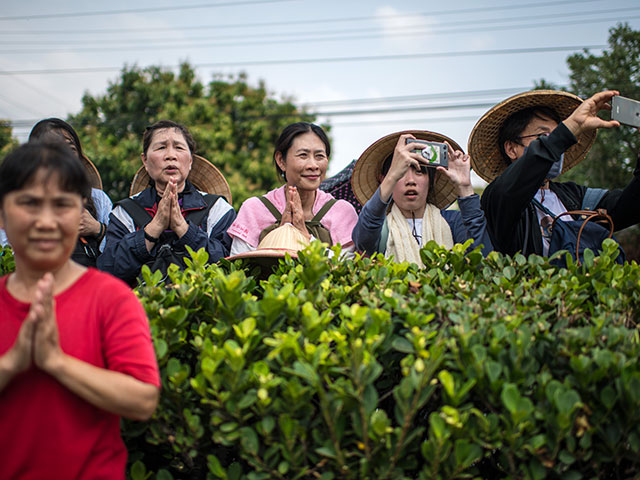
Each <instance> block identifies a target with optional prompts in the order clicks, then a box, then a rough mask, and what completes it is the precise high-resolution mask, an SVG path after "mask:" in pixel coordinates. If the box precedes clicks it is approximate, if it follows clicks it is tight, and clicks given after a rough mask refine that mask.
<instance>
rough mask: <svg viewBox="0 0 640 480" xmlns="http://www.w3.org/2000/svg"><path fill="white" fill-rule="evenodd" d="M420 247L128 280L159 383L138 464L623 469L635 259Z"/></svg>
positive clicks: (264, 473) (135, 450)
mask: <svg viewBox="0 0 640 480" xmlns="http://www.w3.org/2000/svg"><path fill="white" fill-rule="evenodd" d="M465 249H466V246H462V245H457V246H455V247H454V248H453V250H451V251H447V250H446V249H443V248H440V247H438V246H437V245H435V244H434V243H431V244H429V245H427V247H426V248H425V249H423V251H422V255H423V260H424V262H425V265H429V267H428V268H425V269H422V270H420V269H418V268H417V267H416V266H415V265H409V264H406V263H402V264H396V263H393V262H389V261H388V260H386V259H385V258H384V257H382V256H380V255H379V256H376V257H373V258H360V257H357V258H356V259H355V260H344V261H343V260H339V259H338V256H337V255H336V256H334V257H332V258H331V259H328V258H327V257H326V254H325V253H326V252H324V251H323V249H322V247H321V246H320V245H319V244H313V245H311V247H309V248H308V249H307V250H305V251H303V252H302V253H301V254H300V259H299V260H297V261H294V260H292V259H287V260H285V261H283V262H281V264H280V266H279V267H278V269H277V271H276V272H275V273H274V274H273V275H272V276H271V277H270V278H269V279H268V280H266V281H261V282H259V283H258V282H257V281H256V280H254V278H253V277H250V276H247V274H246V273H245V271H243V270H242V269H241V267H240V266H239V265H230V264H226V265H222V266H217V265H213V266H205V262H206V253H204V252H203V251H201V252H198V253H197V254H194V255H193V261H192V263H193V264H192V265H191V267H190V268H188V269H187V270H186V271H184V272H180V271H177V270H174V271H172V272H171V273H170V280H171V285H170V286H168V287H165V286H162V285H156V283H157V282H158V281H159V278H158V277H153V276H152V275H149V274H148V272H146V273H145V283H146V286H140V287H139V288H138V289H137V292H138V295H139V297H140V299H141V300H142V302H143V304H144V305H145V308H146V310H147V312H148V314H149V318H150V321H151V328H152V333H153V337H154V342H155V347H156V352H157V356H158V361H159V364H160V366H161V370H162V380H163V392H162V398H161V402H160V406H159V408H158V410H157V412H156V414H155V415H154V418H153V419H152V421H150V422H148V423H146V424H139V423H127V424H126V425H125V430H124V432H125V438H126V441H127V443H128V447H129V449H130V452H131V454H130V462H131V468H130V472H129V474H130V476H131V477H132V478H133V479H136V480H137V479H139V478H148V477H149V476H151V475H153V473H152V472H156V473H157V477H158V478H172V477H173V478H207V479H215V478H226V479H239V478H248V479H256V480H257V479H267V478H283V479H284V478H287V479H312V478H320V479H333V478H347V479H352V478H353V479H356V478H362V479H364V478H371V479H379V478H390V479H404V478H419V479H452V478H472V477H475V478H527V479H542V478H569V479H579V478H628V477H631V476H633V475H635V474H637V472H638V471H640V465H639V462H640V460H639V459H640V455H638V454H639V453H640V364H639V362H638V356H639V353H640V351H639V348H640V347H639V343H640V338H639V335H638V331H637V327H636V319H637V317H638V312H639V311H640V288H639V287H640V268H639V267H638V265H637V264H636V263H635V262H633V263H630V264H629V263H628V264H625V265H617V264H615V263H614V262H613V260H612V258H613V256H614V255H615V252H616V247H615V244H613V242H607V244H606V248H605V253H604V254H603V255H602V256H601V257H598V258H594V257H593V255H586V259H585V265H584V266H577V265H573V264H572V263H571V262H569V263H570V265H569V268H567V269H557V268H555V267H552V266H550V265H549V263H548V261H547V260H545V259H543V258H541V257H537V256H530V257H529V258H525V257H524V256H522V255H516V256H515V257H513V258H511V257H507V256H502V255H500V254H498V253H492V254H491V255H490V256H489V257H488V258H487V259H483V258H482V255H481V254H480V252H479V251H478V250H474V251H472V252H470V253H465Z"/></svg>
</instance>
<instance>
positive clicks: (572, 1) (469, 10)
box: [0, 0, 602, 35]
mask: <svg viewBox="0 0 640 480" xmlns="http://www.w3.org/2000/svg"><path fill="white" fill-rule="evenodd" d="M281 1H282V0H281ZM598 1H602V0H566V1H549V2H537V3H525V4H519V5H517V4H516V5H498V6H494V7H492V6H486V5H485V6H483V7H476V8H466V9H458V10H441V11H437V10H436V11H429V12H418V13H415V14H398V15H393V16H386V17H387V18H411V17H415V16H416V15H423V16H427V15H428V16H431V17H433V16H437V15H458V14H463V13H477V12H485V11H487V10H489V11H491V12H495V11H498V10H520V9H531V8H544V7H549V6H558V5H567V4H584V3H593V2H598ZM241 3H242V2H235V3H234V4H241ZM246 3H263V2H257V1H256V2H246ZM264 3H267V2H264ZM205 5H207V4H205ZM216 5H219V4H213V6H216ZM185 8H199V6H197V5H196V6H192V7H189V6H181V7H166V9H167V10H168V9H172V10H183V9H185ZM202 8H206V7H205V6H202ZM136 10H139V11H142V12H145V13H149V10H148V9H136ZM158 10H159V9H158V8H154V11H158ZM123 12H124V11H120V12H119V13H123ZM112 13H113V12H105V13H101V14H112ZM126 13H133V12H132V11H127V12H126ZM56 15H57V16H77V14H56ZM82 15H91V14H90V13H89V14H82ZM24 18H26V17H0V20H5V19H7V20H9V19H12V20H18V19H24ZM28 18H34V17H33V16H31V17H28ZM379 18H380V16H378V15H368V16H359V17H334V18H324V19H316V20H309V19H298V20H288V21H287V20H283V21H276V22H254V23H235V24H214V25H186V26H184V27H176V28H178V29H182V30H202V29H212V28H215V29H221V28H255V27H266V26H281V25H292V24H295V25H311V24H322V23H331V24H335V23H337V22H356V21H366V20H376V19H379ZM156 30H157V29H155V28H147V29H145V28H137V27H134V28H103V29H85V30H82V29H73V30H69V31H67V30H30V31H25V32H24V33H30V34H42V33H61V34H65V35H69V34H79V33H94V34H95V33H122V32H144V31H156ZM11 33H19V32H18V31H15V30H8V31H6V30H5V31H0V35H2V34H11Z"/></svg>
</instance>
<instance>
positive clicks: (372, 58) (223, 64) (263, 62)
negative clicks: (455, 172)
mask: <svg viewBox="0 0 640 480" xmlns="http://www.w3.org/2000/svg"><path fill="white" fill-rule="evenodd" d="M604 48H607V45H575V46H563V47H536V48H513V49H494V50H470V51H458V52H430V53H412V54H402V55H370V56H353V57H325V58H292V59H281V60H245V61H238V62H211V63H198V64H194V65H192V66H193V67H194V68H232V67H242V66H255V65H296V64H311V63H342V62H370V61H380V60H411V59H416V58H446V57H466V56H469V57H474V56H488V55H515V54H523V53H548V52H575V51H580V50H599V49H604ZM121 68H122V67H78V68H47V69H34V70H0V76H4V75H43V74H77V73H95V72H114V71H120V70H121ZM166 68H179V65H173V66H167V67H166Z"/></svg>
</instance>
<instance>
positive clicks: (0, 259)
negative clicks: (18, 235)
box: [0, 245, 16, 276]
mask: <svg viewBox="0 0 640 480" xmlns="http://www.w3.org/2000/svg"><path fill="white" fill-rule="evenodd" d="M15 268H16V262H15V260H14V259H13V250H12V249H11V247H10V246H9V245H5V246H4V247H2V246H0V276H2V275H6V274H8V273H11V272H13V271H14V270H15Z"/></svg>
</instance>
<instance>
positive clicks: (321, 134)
mask: <svg viewBox="0 0 640 480" xmlns="http://www.w3.org/2000/svg"><path fill="white" fill-rule="evenodd" d="M309 132H311V133H315V134H316V135H317V136H318V138H319V139H320V140H321V141H322V143H323V144H324V149H325V153H326V154H327V158H329V157H330V156H331V145H330V144H329V137H327V134H326V133H325V131H324V130H323V129H322V127H320V126H319V125H316V124H315V123H309V122H296V123H292V124H291V125H287V126H286V127H284V130H282V133H281V134H280V136H279V137H278V140H277V141H276V147H275V149H274V151H273V163H274V164H275V166H276V171H277V172H278V175H281V176H283V177H284V171H283V170H282V169H281V168H280V167H279V166H278V162H276V154H277V153H278V152H280V153H281V154H282V158H283V159H285V158H286V157H287V152H288V151H289V149H290V148H291V145H293V141H294V140H295V138H296V137H297V136H298V135H302V134H303V133H309Z"/></svg>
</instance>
